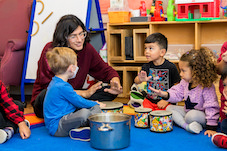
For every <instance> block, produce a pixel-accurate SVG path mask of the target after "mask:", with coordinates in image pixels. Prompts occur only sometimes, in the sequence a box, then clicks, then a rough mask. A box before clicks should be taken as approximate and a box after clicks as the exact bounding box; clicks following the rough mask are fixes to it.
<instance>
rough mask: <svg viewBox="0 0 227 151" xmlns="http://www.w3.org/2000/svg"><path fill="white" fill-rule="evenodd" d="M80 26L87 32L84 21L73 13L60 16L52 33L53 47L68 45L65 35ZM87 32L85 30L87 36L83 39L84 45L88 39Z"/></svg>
mask: <svg viewBox="0 0 227 151" xmlns="http://www.w3.org/2000/svg"><path fill="white" fill-rule="evenodd" d="M78 26H80V27H81V28H82V29H83V31H86V32H87V29H86V27H85V25H84V23H83V22H82V21H81V20H80V19H79V18H78V17H76V16H75V15H65V16H62V17H61V19H60V20H59V21H58V23H57V25H56V28H55V31H54V35H53V44H52V45H53V47H68V40H67V37H68V36H69V35H70V34H71V33H72V32H73V31H74V30H75V29H77V27H78ZM88 34H89V33H88V32H87V36H86V38H85V41H84V46H85V45H86V43H87V42H89V41H90V38H89V35H88Z"/></svg>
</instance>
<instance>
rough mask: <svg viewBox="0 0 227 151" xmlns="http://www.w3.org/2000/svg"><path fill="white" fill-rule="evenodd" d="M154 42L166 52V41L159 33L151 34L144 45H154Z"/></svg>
mask: <svg viewBox="0 0 227 151" xmlns="http://www.w3.org/2000/svg"><path fill="white" fill-rule="evenodd" d="M155 42H157V44H158V45H159V47H160V48H161V49H166V51H167V47H168V40H167V38H166V36H164V35H163V34H161V33H153V34H151V35H149V36H148V37H147V38H146V39H145V42H144V43H155Z"/></svg>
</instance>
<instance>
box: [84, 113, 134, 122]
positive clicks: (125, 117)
mask: <svg viewBox="0 0 227 151" xmlns="http://www.w3.org/2000/svg"><path fill="white" fill-rule="evenodd" d="M111 116H113V117H114V116H115V117H118V120H117V121H101V120H97V118H98V117H100V118H101V117H106V118H107V117H111ZM119 118H121V119H119ZM131 118H132V116H131V115H128V114H124V113H96V114H94V115H91V116H89V117H88V120H89V121H92V122H99V123H118V122H124V121H129V120H131Z"/></svg>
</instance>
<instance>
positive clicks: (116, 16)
mask: <svg viewBox="0 0 227 151" xmlns="http://www.w3.org/2000/svg"><path fill="white" fill-rule="evenodd" d="M130 14H131V13H130V12H128V11H110V12H108V16H109V22H110V23H124V22H130Z"/></svg>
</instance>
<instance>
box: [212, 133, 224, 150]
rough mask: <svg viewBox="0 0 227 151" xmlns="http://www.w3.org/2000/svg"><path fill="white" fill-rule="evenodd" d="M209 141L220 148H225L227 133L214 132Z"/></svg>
mask: <svg viewBox="0 0 227 151" xmlns="http://www.w3.org/2000/svg"><path fill="white" fill-rule="evenodd" d="M211 141H212V142H213V144H214V145H216V146H218V147H220V148H227V135H225V134H223V133H216V134H214V135H213V136H212V138H211Z"/></svg>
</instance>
